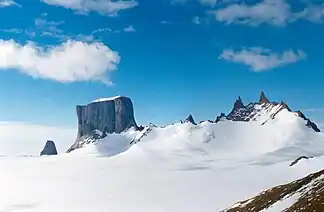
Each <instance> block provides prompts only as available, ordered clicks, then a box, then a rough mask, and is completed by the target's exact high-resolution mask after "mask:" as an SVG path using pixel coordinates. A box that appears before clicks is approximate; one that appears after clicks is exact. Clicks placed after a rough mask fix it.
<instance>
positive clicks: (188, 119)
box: [184, 114, 196, 125]
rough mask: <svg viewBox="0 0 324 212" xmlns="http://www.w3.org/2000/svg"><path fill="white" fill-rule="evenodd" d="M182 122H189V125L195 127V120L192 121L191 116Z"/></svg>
mask: <svg viewBox="0 0 324 212" xmlns="http://www.w3.org/2000/svg"><path fill="white" fill-rule="evenodd" d="M184 122H189V123H191V124H194V125H196V122H195V120H194V119H193V117H192V115H191V114H190V115H189V116H188V118H186V120H185V121H184Z"/></svg>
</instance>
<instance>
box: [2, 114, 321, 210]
mask: <svg viewBox="0 0 324 212" xmlns="http://www.w3.org/2000/svg"><path fill="white" fill-rule="evenodd" d="M133 138H135V142H133V143H132V144H130V142H131V140H133ZM302 155H306V156H315V158H313V159H310V160H304V161H300V162H299V163H298V164H296V165H295V166H293V167H289V164H290V163H291V162H292V161H293V160H295V159H296V158H297V157H299V156H302ZM322 155H324V136H323V134H322V133H315V132H314V131H313V130H312V129H309V128H307V127H306V126H305V122H304V121H303V120H302V119H301V118H299V117H297V116H296V115H295V114H294V113H290V112H288V111H287V110H283V111H281V112H280V113H279V114H278V115H277V116H276V118H275V119H271V120H268V121H267V123H266V124H264V125H260V123H259V122H247V123H244V122H232V121H221V122H219V123H217V124H214V123H208V122H204V123H202V124H200V125H197V126H195V125H192V124H190V123H185V124H180V123H177V124H174V125H170V126H167V127H165V128H157V127H152V126H151V127H150V128H146V131H144V132H136V131H134V130H129V131H128V132H125V133H123V134H120V135H118V134H113V135H108V137H106V138H105V139H103V140H99V141H98V142H97V143H93V144H89V145H87V146H85V147H84V148H81V149H78V150H76V151H73V152H72V153H70V154H62V155H59V156H52V157H27V158H26V157H1V158H0V169H1V170H3V171H2V172H0V188H1V189H0V200H1V204H0V211H24V212H25V211H35V212H41V211H42V212H43V211H47V212H57V211H60V212H65V211H66V212H71V211H77V212H88V211H96V212H101V211H102V212H105V211H119V212H120V211H121V212H123V211H127V212H128V211H131V212H134V211H135V212H136V211H140V212H145V211H147V212H152V211H154V212H160V211H161V212H162V211H163V212H164V211H168V212H173V211H174V212H201V211H206V212H208V211H218V210H221V209H223V208H227V207H229V206H230V205H232V204H233V203H235V202H237V201H239V200H242V199H247V198H249V197H252V196H255V195H256V194H258V193H259V192H260V191H262V190H266V189H268V188H270V187H273V186H275V185H278V184H282V183H288V182H290V181H292V180H295V179H297V178H301V177H303V176H305V175H307V174H309V173H311V172H315V171H318V170H320V169H322V168H323V164H324V163H323V162H324V156H322ZM316 156H317V157H316Z"/></svg>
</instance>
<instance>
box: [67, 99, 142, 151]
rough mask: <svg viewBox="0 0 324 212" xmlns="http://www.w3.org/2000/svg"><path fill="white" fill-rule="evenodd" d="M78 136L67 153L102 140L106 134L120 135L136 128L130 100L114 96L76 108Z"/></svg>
mask: <svg viewBox="0 0 324 212" xmlns="http://www.w3.org/2000/svg"><path fill="white" fill-rule="evenodd" d="M76 112H77V116H78V135H77V140H76V142H75V143H74V144H73V145H72V146H71V148H70V149H69V150H68V152H70V151H72V150H74V149H77V148H80V147H81V146H82V145H83V144H84V143H89V142H91V141H92V140H96V139H99V138H104V137H105V136H106V135H107V134H112V133H121V132H123V131H125V130H127V129H129V128H131V127H135V128H137V124H136V122H135V118H134V108H133V103H132V100H131V99H130V98H128V97H123V96H116V97H111V98H102V99H98V100H95V101H93V102H91V103H90V104H87V105H78V106H77V107H76Z"/></svg>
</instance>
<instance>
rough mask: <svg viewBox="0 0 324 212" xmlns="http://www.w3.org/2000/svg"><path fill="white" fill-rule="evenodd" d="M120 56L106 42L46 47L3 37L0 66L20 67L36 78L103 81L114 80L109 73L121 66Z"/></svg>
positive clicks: (0, 42) (1, 67)
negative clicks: (20, 42)
mask: <svg viewBox="0 0 324 212" xmlns="http://www.w3.org/2000/svg"><path fill="white" fill-rule="evenodd" d="M119 61H120V56H119V55H118V53H117V52H114V51H112V50H111V49H110V48H109V47H108V46H105V45H104V44H103V43H100V42H95V43H86V42H81V41H73V40H68V41H67V42H65V43H62V44H60V45H58V46H52V47H48V48H44V47H41V46H37V45H36V44H34V43H32V42H29V43H27V44H25V45H21V44H19V43H16V42H15V41H13V40H7V41H6V40H0V69H2V70H8V69H17V70H19V71H20V72H22V73H24V74H27V75H29V76H32V77H34V78H42V79H50V80H55V81H58V82H63V83H69V82H76V81H100V82H104V83H107V84H109V83H111V81H110V79H109V76H108V74H109V73H110V72H112V71H115V70H116V69H117V65H118V63H119Z"/></svg>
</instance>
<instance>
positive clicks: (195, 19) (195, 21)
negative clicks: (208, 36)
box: [192, 16, 200, 24]
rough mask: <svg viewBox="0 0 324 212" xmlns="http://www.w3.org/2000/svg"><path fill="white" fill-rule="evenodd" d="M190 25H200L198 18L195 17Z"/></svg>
mask: <svg viewBox="0 0 324 212" xmlns="http://www.w3.org/2000/svg"><path fill="white" fill-rule="evenodd" d="M192 23H194V24H200V18H199V17H198V16H195V17H194V18H193V19H192Z"/></svg>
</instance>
